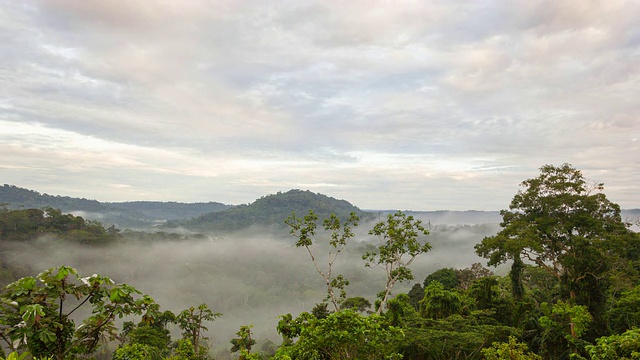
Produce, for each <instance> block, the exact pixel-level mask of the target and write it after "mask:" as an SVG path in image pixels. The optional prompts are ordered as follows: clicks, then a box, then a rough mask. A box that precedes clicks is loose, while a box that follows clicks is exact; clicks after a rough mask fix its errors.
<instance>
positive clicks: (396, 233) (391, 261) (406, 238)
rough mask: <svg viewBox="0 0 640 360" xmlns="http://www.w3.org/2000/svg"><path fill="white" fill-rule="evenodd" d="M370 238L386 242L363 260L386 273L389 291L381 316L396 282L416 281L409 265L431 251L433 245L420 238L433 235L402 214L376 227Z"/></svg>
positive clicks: (383, 298)
mask: <svg viewBox="0 0 640 360" xmlns="http://www.w3.org/2000/svg"><path fill="white" fill-rule="evenodd" d="M369 234H370V235H375V236H378V237H380V238H381V241H382V244H381V245H379V246H378V248H377V249H375V250H372V251H368V252H366V253H365V254H364V255H363V256H362V259H363V260H365V261H366V266H367V267H370V266H376V267H380V268H383V269H384V270H385V273H386V282H385V287H384V290H383V291H382V292H381V297H380V300H381V301H380V305H379V306H378V309H377V314H380V313H381V312H382V310H383V308H384V307H385V305H386V303H387V300H388V299H389V295H390V294H391V291H392V290H393V286H394V285H395V284H396V282H402V281H406V280H411V279H413V273H412V272H411V269H410V268H409V265H411V263H412V262H413V260H414V259H415V258H416V256H418V255H420V254H422V253H426V252H427V251H429V250H431V244H429V243H428V242H427V241H423V240H420V238H419V237H420V236H421V235H428V234H429V232H428V231H427V230H426V229H425V228H424V227H423V226H422V221H420V220H415V219H414V218H413V216H407V215H406V214H404V213H403V212H401V211H398V212H396V213H395V214H393V215H391V214H389V215H388V216H387V220H386V221H380V222H378V223H376V224H375V225H374V227H373V229H372V230H371V231H369Z"/></svg>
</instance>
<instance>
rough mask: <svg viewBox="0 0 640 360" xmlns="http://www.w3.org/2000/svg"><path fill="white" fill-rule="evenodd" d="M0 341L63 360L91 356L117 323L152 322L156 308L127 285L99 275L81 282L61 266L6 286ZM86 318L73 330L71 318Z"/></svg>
mask: <svg viewBox="0 0 640 360" xmlns="http://www.w3.org/2000/svg"><path fill="white" fill-rule="evenodd" d="M0 307H1V308H0V338H2V340H4V341H5V342H6V346H7V347H8V348H9V349H10V350H12V351H16V350H19V349H26V350H28V351H29V352H30V353H31V354H33V356H35V357H44V358H46V357H53V358H55V359H57V360H62V359H66V358H68V357H70V356H71V355H74V356H78V355H80V356H81V355H87V354H92V353H93V352H94V351H95V350H96V349H97V348H98V347H99V346H100V344H102V343H105V342H106V341H108V340H114V339H115V338H116V337H117V331H116V328H115V326H114V322H115V319H116V318H122V317H123V316H127V315H133V314H136V315H143V316H142V318H143V321H152V319H153V318H154V317H155V315H156V314H155V312H156V311H157V304H155V302H154V301H153V299H152V298H150V297H149V296H147V295H141V293H140V292H139V291H138V290H136V289H135V288H133V287H132V286H129V285H127V284H115V283H114V282H113V281H112V280H111V279H109V278H108V277H105V276H101V275H95V274H94V275H92V276H88V277H80V276H79V275H78V273H77V271H76V269H74V268H72V267H69V266H60V267H56V268H51V269H48V270H45V271H43V272H41V273H40V274H38V276H36V277H31V276H28V277H24V278H21V279H20V280H18V281H16V282H14V283H11V284H9V285H7V287H6V288H5V289H4V290H3V292H2V294H1V295H0ZM84 307H88V308H90V312H91V315H90V316H89V317H87V318H86V319H84V320H83V321H82V324H81V325H80V326H76V323H75V321H74V320H73V317H72V315H74V314H75V313H76V311H78V310H79V309H81V308H84Z"/></svg>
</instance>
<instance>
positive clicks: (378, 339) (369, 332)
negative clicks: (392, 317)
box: [273, 310, 403, 360]
mask: <svg viewBox="0 0 640 360" xmlns="http://www.w3.org/2000/svg"><path fill="white" fill-rule="evenodd" d="M296 323H297V324H299V335H298V336H299V339H298V341H297V342H295V343H292V344H287V345H283V346H282V347H280V348H279V349H278V351H277V352H276V355H275V356H274V357H273V359H276V360H277V359H300V360H306V359H309V360H310V359H399V358H400V355H399V354H398V353H397V344H398V343H399V340H400V339H401V338H402V337H403V332H402V331H401V330H400V329H398V328H396V327H393V326H387V325H385V322H384V318H382V317H380V316H378V315H370V316H366V317H365V316H362V315H360V314H358V313H356V312H354V311H352V310H341V311H338V312H335V313H332V314H330V315H329V316H328V317H326V318H324V319H316V318H315V317H313V316H308V315H307V316H303V317H302V318H301V319H300V320H298V321H296Z"/></svg>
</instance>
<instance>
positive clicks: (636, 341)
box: [586, 328, 640, 360]
mask: <svg viewBox="0 0 640 360" xmlns="http://www.w3.org/2000/svg"><path fill="white" fill-rule="evenodd" d="M586 349H587V353H588V354H589V358H590V359H591V360H638V359H640V329H638V328H634V329H631V330H628V331H625V332H624V333H623V334H620V335H611V336H604V337H601V338H599V339H598V340H597V342H596V345H587V346H586Z"/></svg>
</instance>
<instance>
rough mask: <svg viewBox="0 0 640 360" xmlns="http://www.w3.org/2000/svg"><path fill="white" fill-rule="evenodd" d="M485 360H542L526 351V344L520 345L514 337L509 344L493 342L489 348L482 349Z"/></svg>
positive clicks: (510, 337)
mask: <svg viewBox="0 0 640 360" xmlns="http://www.w3.org/2000/svg"><path fill="white" fill-rule="evenodd" d="M482 355H483V356H484V358H485V359H486V360H542V357H540V356H539V355H537V354H534V353H531V352H528V351H527V344H524V343H520V342H518V340H517V339H516V337H515V336H509V342H502V343H499V342H494V343H493V344H492V346H491V347H490V348H485V349H482Z"/></svg>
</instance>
